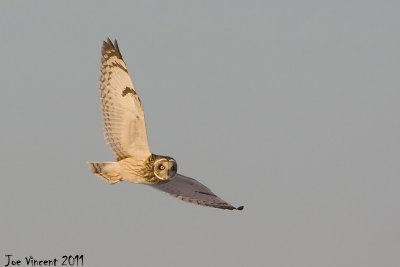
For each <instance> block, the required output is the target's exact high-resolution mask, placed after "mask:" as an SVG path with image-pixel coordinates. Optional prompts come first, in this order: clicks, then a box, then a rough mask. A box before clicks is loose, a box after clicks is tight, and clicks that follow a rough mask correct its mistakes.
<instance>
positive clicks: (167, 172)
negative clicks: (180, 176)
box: [154, 157, 178, 180]
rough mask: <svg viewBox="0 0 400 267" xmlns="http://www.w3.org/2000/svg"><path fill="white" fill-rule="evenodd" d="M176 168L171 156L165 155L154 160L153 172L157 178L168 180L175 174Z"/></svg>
mask: <svg viewBox="0 0 400 267" xmlns="http://www.w3.org/2000/svg"><path fill="white" fill-rule="evenodd" d="M177 170H178V166H177V164H176V161H175V160H174V159H173V158H169V157H165V158H161V159H158V160H156V161H155V162H154V174H155V176H156V177H157V178H158V179H161V180H168V179H170V178H172V177H174V176H175V174H176V172H177Z"/></svg>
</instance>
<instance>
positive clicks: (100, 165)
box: [88, 161, 122, 184]
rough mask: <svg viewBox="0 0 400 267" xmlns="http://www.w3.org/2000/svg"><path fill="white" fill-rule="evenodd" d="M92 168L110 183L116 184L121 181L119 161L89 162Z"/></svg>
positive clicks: (97, 174)
mask: <svg viewBox="0 0 400 267" xmlns="http://www.w3.org/2000/svg"><path fill="white" fill-rule="evenodd" d="M88 164H89V168H90V170H91V171H92V172H93V173H94V174H95V175H96V176H98V177H100V178H101V179H103V180H104V181H106V182H107V183H109V184H116V183H118V182H120V181H121V179H122V177H121V175H120V174H119V170H118V169H119V166H118V163H117V162H91V161H89V162H88Z"/></svg>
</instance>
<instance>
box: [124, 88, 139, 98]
mask: <svg viewBox="0 0 400 267" xmlns="http://www.w3.org/2000/svg"><path fill="white" fill-rule="evenodd" d="M129 93H131V94H132V95H136V92H135V90H133V88H130V87H125V89H124V91H122V93H121V95H122V96H126V95H127V94H129Z"/></svg>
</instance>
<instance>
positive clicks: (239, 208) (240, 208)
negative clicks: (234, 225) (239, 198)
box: [236, 206, 244, 210]
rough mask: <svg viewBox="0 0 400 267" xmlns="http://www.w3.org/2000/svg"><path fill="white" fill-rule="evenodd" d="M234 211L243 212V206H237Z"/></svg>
mask: <svg viewBox="0 0 400 267" xmlns="http://www.w3.org/2000/svg"><path fill="white" fill-rule="evenodd" d="M236 209H237V210H243V209H244V206H239V207H237V208H236Z"/></svg>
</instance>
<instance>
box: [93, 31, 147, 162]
mask: <svg viewBox="0 0 400 267" xmlns="http://www.w3.org/2000/svg"><path fill="white" fill-rule="evenodd" d="M99 91H100V99H101V112H102V117H103V127H104V135H105V139H106V141H107V143H108V145H109V146H110V148H111V150H112V152H113V153H114V155H115V157H116V158H117V160H121V159H124V158H127V157H130V156H135V155H143V156H146V155H149V154H150V149H149V145H148V142H147V134H146V125H145V120H144V113H143V108H142V104H141V103H140V100H139V98H138V96H137V95H136V91H135V88H134V87H133V84H132V81H131V78H130V77H129V74H128V70H127V68H126V65H125V62H124V60H123V59H122V55H121V52H120V51H119V48H118V43H117V40H115V41H114V44H113V43H112V42H111V40H110V39H109V38H108V39H107V41H105V42H103V46H102V48H101V68H100V87H99Z"/></svg>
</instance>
